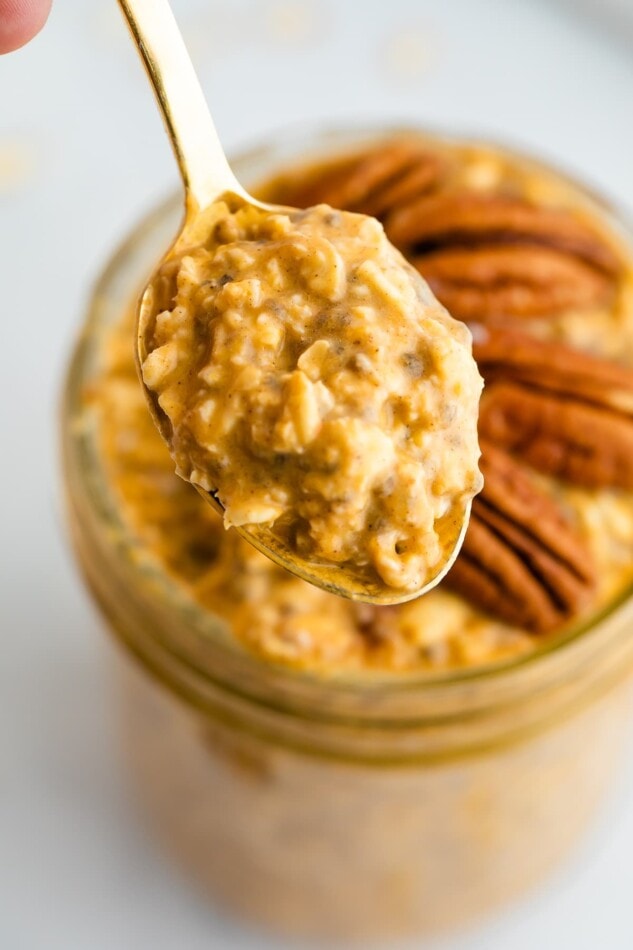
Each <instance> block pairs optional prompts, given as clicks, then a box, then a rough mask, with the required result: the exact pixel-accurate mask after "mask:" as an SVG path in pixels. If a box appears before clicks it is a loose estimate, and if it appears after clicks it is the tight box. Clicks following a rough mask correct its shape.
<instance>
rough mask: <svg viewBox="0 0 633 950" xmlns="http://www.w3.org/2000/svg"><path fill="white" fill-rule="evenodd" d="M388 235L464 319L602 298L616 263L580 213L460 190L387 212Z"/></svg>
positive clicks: (539, 311)
mask: <svg viewBox="0 0 633 950" xmlns="http://www.w3.org/2000/svg"><path fill="white" fill-rule="evenodd" d="M385 229H386V231H387V234H388V235H389V238H390V239H391V240H392V241H393V243H394V244H395V245H396V246H397V247H399V248H400V249H401V250H402V251H403V252H404V253H405V254H406V255H407V257H409V258H410V259H411V260H412V262H413V263H414V264H415V266H416V267H417V268H418V270H419V271H420V272H421V274H422V275H423V276H424V277H425V278H426V279H427V280H428V282H429V284H430V285H431V287H432V289H433V290H434V292H435V293H436V295H437V296H438V297H439V299H440V300H441V301H442V303H444V304H445V306H446V307H447V308H448V309H449V310H450V311H451V313H452V314H453V315H454V316H456V317H460V318H461V319H465V320H472V319H478V320H490V319H493V318H495V317H502V316H517V317H527V316H531V317H535V316H545V315H548V314H554V313H560V312H562V311H564V310H567V309H569V308H572V307H576V308H578V307H582V308H585V307H591V306H597V305H601V304H604V303H607V302H608V301H609V299H610V297H611V295H612V294H613V292H614V289H615V278H616V277H617V276H618V274H619V273H620V270H621V263H620V260H619V258H618V256H617V255H616V253H615V251H614V250H613V249H612V248H611V246H610V245H609V244H608V243H607V241H606V240H605V238H603V237H602V235H601V234H600V233H598V232H597V231H596V230H595V229H594V228H593V227H592V226H591V225H590V224H589V223H588V222H586V221H585V220H584V219H583V218H582V217H580V216H579V215H577V214H573V213H571V212H570V211H566V210H564V209H559V208H549V207H545V206H541V205H536V204H532V203H530V202H528V201H527V200H525V199H523V198H520V197H510V196H507V195H501V194H479V193H475V192H472V191H466V190H461V191H457V192H449V191H442V192H440V193H439V194H437V195H434V196H430V197H429V196H422V197H421V198H420V199H418V200H417V201H414V202H409V203H408V204H407V205H406V207H400V208H397V209H395V210H394V211H393V212H392V213H390V214H389V215H387V217H386V220H385Z"/></svg>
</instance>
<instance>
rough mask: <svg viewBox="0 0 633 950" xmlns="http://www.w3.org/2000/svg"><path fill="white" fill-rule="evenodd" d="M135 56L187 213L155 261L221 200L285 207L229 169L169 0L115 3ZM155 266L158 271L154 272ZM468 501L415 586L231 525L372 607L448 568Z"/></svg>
mask: <svg viewBox="0 0 633 950" xmlns="http://www.w3.org/2000/svg"><path fill="white" fill-rule="evenodd" d="M118 2H119V5H120V7H121V9H122V11H123V14H124V16H125V18H126V20H127V23H128V25H129V27H130V31H131V33H132V37H133V39H134V42H135V43H136V46H137V47H138V51H139V53H140V55H141V58H142V60H143V63H144V65H145V68H146V70H147V73H148V75H149V78H150V81H151V83H152V86H153V88H154V92H155V94H156V97H157V99H158V103H159V106H160V109H161V112H162V114H163V118H164V121H165V124H166V126H167V132H168V134H169V138H170V140H171V144H172V147H173V149H174V152H175V155H176V159H177V161H178V165H179V168H180V173H181V176H182V180H183V184H184V187H185V218H184V222H183V225H182V228H181V231H180V234H179V235H178V237H177V238H176V240H175V242H174V244H173V245H172V247H171V249H170V250H169V252H168V253H167V255H166V256H165V258H164V259H163V260H162V261H160V262H159V265H158V267H160V266H161V265H162V264H163V263H164V262H165V261H166V260H168V259H169V258H171V257H172V256H177V255H178V253H179V251H180V249H181V248H183V247H185V246H191V244H192V243H195V241H194V240H192V235H193V234H195V233H196V224H197V222H198V218H199V215H200V213H201V212H202V211H203V210H204V209H205V208H207V207H208V206H209V205H210V204H212V203H213V202H214V201H217V200H218V199H220V197H222V198H223V199H224V200H226V199H227V198H228V199H229V200H230V199H231V198H232V197H235V198H237V199H238V200H240V201H242V202H244V203H246V204H248V205H251V206H254V207H256V208H258V209H260V210H262V211H264V212H271V213H275V212H279V211H285V212H287V211H288V210H289V209H287V208H280V207H279V206H275V205H270V204H264V203H262V202H260V201H257V200H256V199H255V198H253V197H251V195H249V194H248V193H247V192H246V191H245V189H244V188H243V187H242V186H241V185H240V183H239V182H238V180H237V179H236V177H235V175H234V174H233V172H232V171H231V168H230V166H229V163H228V161H227V159H226V156H225V154H224V151H223V149H222V145H221V143H220V140H219V138H218V134H217V132H216V130H215V126H214V124H213V120H212V118H211V115H210V113H209V109H208V106H207V103H206V100H205V98H204V94H203V92H202V89H201V88H200V84H199V82H198V79H197V76H196V74H195V71H194V68H193V65H192V63H191V60H190V58H189V54H188V52H187V49H186V47H185V43H184V40H183V38H182V36H181V34H180V31H179V29H178V25H177V23H176V20H175V19H174V16H173V13H172V11H171V8H170V6H169V3H168V0H118ZM158 267H157V269H158ZM150 288H151V282H150V284H149V285H148V287H147V288H146V290H145V292H144V293H143V296H142V297H141V300H140V302H139V306H138V314H137V331H138V333H137V358H138V360H139V363H140V365H141V366H142V365H143V362H144V361H145V358H146V357H147V355H148V353H147V345H146V343H147V330H148V326H149V325H150V321H151V319H152V316H153V307H152V303H153V300H152V298H153V294H152V293H151V289H150ZM144 389H145V394H146V396H147V399H148V403H149V406H150V411H151V413H152V416H153V418H154V421H155V423H156V425H157V426H158V429H159V431H160V433H161V435H162V437H163V439H164V440H165V441H166V442H167V444H168V445H170V443H171V435H172V433H171V423H170V421H169V419H168V417H167V415H166V414H165V413H164V412H163V410H162V409H161V408H160V406H159V405H158V402H157V398H156V396H155V394H154V393H152V392H151V391H150V390H149V389H148V388H147V387H146V386H144ZM195 487H196V488H197V489H198V491H199V492H200V494H201V495H202V496H203V497H204V499H205V500H206V501H207V502H209V503H210V504H211V505H212V506H213V507H214V508H215V509H217V510H218V511H219V512H220V513H222V512H223V510H224V509H223V507H222V505H221V504H220V502H219V500H218V499H217V497H216V496H215V494H214V493H213V492H207V491H204V490H203V489H202V488H200V487H199V486H195ZM470 504H471V503H470V500H464V501H463V502H461V503H460V504H459V505H456V506H454V507H453V508H452V509H451V510H450V511H449V512H448V514H447V515H446V516H445V517H444V518H443V519H441V520H440V521H439V522H436V530H437V531H438V533H439V535H440V542H441V546H442V551H443V557H442V559H441V560H440V563H439V564H438V566H437V570H436V573H435V575H434V576H432V577H431V579H430V580H429V581H428V582H427V583H426V584H425V585H424V586H423V587H421V588H419V589H417V590H413V591H411V590H406V591H402V590H397V589H394V588H393V587H390V586H389V585H387V584H384V583H381V582H380V581H379V580H371V579H368V577H367V576H366V575H365V574H364V572H362V571H361V570H360V569H358V568H357V569H354V568H350V567H349V566H348V565H345V566H342V567H339V568H336V567H333V566H332V565H331V564H324V563H322V562H318V561H314V560H309V559H306V558H302V557H301V556H300V555H299V554H297V553H296V552H294V551H291V550H289V549H288V547H287V546H286V545H285V544H284V543H283V541H281V540H280V539H279V538H277V537H276V536H275V535H274V534H273V532H272V531H271V530H270V528H266V527H263V526H261V525H251V526H250V527H246V526H245V527H239V528H236V530H237V531H238V532H239V533H240V534H241V535H242V536H243V537H244V538H245V539H246V540H247V541H249V542H250V543H251V544H252V545H253V546H254V547H256V548H257V549H258V550H259V551H261V552H262V553H263V554H265V555H267V556H268V557H269V558H271V559H272V560H273V561H275V562H276V563H277V564H280V565H281V566H282V567H284V568H286V570H288V571H290V572H292V573H293V574H295V575H297V576H298V577H300V578H302V579H303V580H305V581H308V582H309V583H311V584H314V585H316V586H317V587H321V588H323V589H324V590H327V591H330V592H331V593H334V594H338V595H340V596H343V597H347V598H350V599H352V600H358V601H364V602H366V603H374V604H397V603H403V602H405V601H407V600H412V599H413V598H415V597H419V596H420V595H422V594H424V593H426V592H427V591H428V590H430V589H431V588H432V587H434V586H435V585H436V584H437V583H438V582H439V581H440V580H441V579H442V577H444V575H445V574H446V573H447V571H448V570H449V569H450V567H451V566H452V564H453V562H454V560H455V558H456V557H457V554H458V553H459V549H460V547H461V544H462V541H463V538H464V534H465V532H466V527H467V525H468V519H469V515H470Z"/></svg>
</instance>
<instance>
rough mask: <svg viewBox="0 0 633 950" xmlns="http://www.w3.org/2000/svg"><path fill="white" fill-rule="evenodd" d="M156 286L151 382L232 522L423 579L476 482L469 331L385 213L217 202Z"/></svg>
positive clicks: (395, 578) (198, 480)
mask: <svg viewBox="0 0 633 950" xmlns="http://www.w3.org/2000/svg"><path fill="white" fill-rule="evenodd" d="M206 214H207V215H208V220H207V221H206V223H205V225H204V227H202V228H201V231H203V233H205V234H208V235H209V237H208V238H207V239H206V240H204V241H201V243H200V244H197V245H195V246H192V247H190V248H188V249H186V250H185V251H184V252H182V253H180V254H179V255H178V256H177V257H176V258H170V259H169V260H168V261H167V262H166V264H165V265H163V268H162V270H161V272H160V273H159V276H158V278H157V279H156V280H155V281H154V285H153V289H154V294H155V301H154V306H153V310H154V318H153V319H152V320H151V321H150V326H149V328H148V334H147V353H146V354H145V356H144V359H143V363H142V373H143V380H144V382H145V385H146V386H147V387H148V389H149V390H151V391H152V392H153V393H154V395H155V397H156V399H157V402H158V405H159V406H160V409H161V410H162V412H163V413H164V414H165V416H166V417H167V419H168V420H169V433H170V448H171V452H172V455H173V457H174V459H175V461H176V465H177V471H178V473H179V474H180V475H181V476H182V477H183V478H185V479H188V480H190V481H191V482H193V483H194V484H195V485H197V486H199V487H200V488H202V489H203V490H204V491H208V492H212V493H214V495H215V496H216V497H217V498H218V500H219V501H220V503H221V505H222V507H223V509H224V523H225V526H226V527H227V528H228V527H231V526H237V527H241V526H253V525H266V526H271V527H272V528H273V532H274V534H275V536H276V537H277V538H280V539H282V541H283V543H284V544H285V545H287V546H288V547H289V548H290V549H291V550H294V551H296V552H297V553H298V554H299V555H300V556H301V557H302V558H304V559H306V560H308V561H317V562H319V563H321V564H326V565H331V566H334V567H335V568H337V569H338V570H347V569H348V568H349V569H350V570H352V571H353V572H354V573H357V574H358V575H359V576H361V577H364V578H366V580H367V583H368V584H369V585H372V586H375V585H376V584H379V585H386V586H387V587H389V588H393V589H394V590H398V591H405V592H411V593H412V594H413V593H415V592H416V591H419V590H420V589H421V588H422V587H423V586H424V585H425V584H426V583H428V582H429V580H431V579H432V578H434V577H435V576H436V575H437V574H438V572H439V571H440V570H441V567H442V566H443V564H444V563H445V562H446V561H447V559H448V556H449V554H450V552H451V549H452V547H453V546H454V543H455V536H456V533H458V530H457V531H456V524H457V525H459V524H460V523H461V518H462V517H463V512H464V510H465V508H466V506H467V503H468V501H469V500H470V498H472V496H473V495H474V494H475V493H476V492H477V491H479V489H480V488H481V476H480V473H479V470H478V467H477V459H478V457H479V447H478V444H477V431H476V418H477V407H478V401H479V395H480V391H481V385H482V384H481V379H480V377H479V374H478V372H477V368H476V365H475V363H474V361H473V359H472V354H471V340H470V334H469V331H468V330H467V328H466V327H465V325H464V324H462V323H459V322H457V321H455V320H453V319H452V318H451V317H450V316H449V315H448V313H447V312H446V311H445V310H444V308H443V307H442V306H441V305H440V304H438V302H437V301H436V300H435V298H434V297H433V295H432V294H431V292H430V291H429V289H428V286H427V285H426V283H425V282H424V281H423V279H422V278H421V277H420V276H419V275H418V274H417V272H416V271H415V270H414V269H413V268H412V267H411V266H410V265H409V264H407V263H406V261H405V260H404V258H403V257H402V256H401V255H400V253H399V252H398V251H396V250H395V249H394V248H393V247H392V246H391V244H390V243H389V241H388V240H387V238H386V237H385V234H384V230H383V228H382V226H381V225H380V224H379V223H378V222H377V221H376V220H375V219H373V218H370V217H366V216H364V215H357V214H349V213H345V212H339V211H334V210H332V208H331V207H328V206H326V205H319V206H318V207H314V208H310V209H308V210H307V211H301V212H289V213H287V214H286V213H275V214H271V213H266V212H262V211H260V210H258V209H256V208H254V207H252V206H238V207H237V209H233V210H230V209H229V208H228V207H227V205H225V204H220V205H218V206H217V207H216V206H214V207H212V208H210V209H209V210H208V211H207V213H206Z"/></svg>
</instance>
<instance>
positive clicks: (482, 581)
mask: <svg viewBox="0 0 633 950" xmlns="http://www.w3.org/2000/svg"><path fill="white" fill-rule="evenodd" d="M482 453H483V454H482V460H481V470H482V473H483V475H484V488H483V491H482V492H481V494H480V495H479V496H478V497H477V498H476V499H475V501H474V502H473V509H472V516H471V520H470V525H469V527H468V531H467V533H466V538H465V541H464V545H463V547H462V550H461V552H460V554H459V557H458V558H457V561H456V562H455V564H454V566H453V568H452V569H451V571H450V573H449V574H448V576H447V578H446V582H445V583H446V584H447V586H448V587H450V588H452V589H453V590H454V591H456V592H457V593H459V594H461V595H462V596H463V597H465V598H466V599H467V600H469V601H470V602H471V603H473V604H475V605H476V606H478V607H480V608H482V609H483V610H486V611H488V612H489V613H491V614H493V615H494V616H497V617H499V618H501V619H502V620H505V621H506V622H508V623H511V624H513V625H516V626H521V627H524V628H526V629H528V630H531V631H533V632H534V633H545V632H547V631H550V630H553V629H555V628H557V627H560V626H561V625H563V624H564V623H565V622H567V621H569V620H570V619H571V618H572V617H574V616H575V615H576V614H578V613H579V612H580V611H581V610H582V608H583V607H584V606H585V604H586V603H587V602H588V601H589V600H590V598H591V595H592V592H593V589H594V586H595V576H594V570H593V567H592V562H591V556H590V553H589V551H588V549H587V546H586V544H585V543H584V541H583V539H582V538H581V537H580V536H579V535H578V534H577V532H576V531H575V530H574V528H573V526H572V525H571V524H570V523H569V522H568V521H567V520H566V518H565V517H564V515H563V512H562V510H561V509H560V507H559V506H558V505H557V504H556V502H555V501H554V500H553V499H552V498H551V497H550V496H549V495H548V494H547V493H546V492H545V491H544V490H543V489H541V488H540V487H539V486H538V485H537V484H536V483H535V482H534V480H533V479H532V478H531V477H530V475H529V474H528V473H527V472H526V471H525V470H523V469H522V468H521V466H520V465H519V464H518V463H516V462H515V461H514V460H513V459H512V458H511V457H510V456H509V455H507V454H506V453H505V452H503V451H502V450H500V449H497V448H496V447H494V446H492V445H491V444H490V443H488V442H486V441H485V440H484V441H482Z"/></svg>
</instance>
